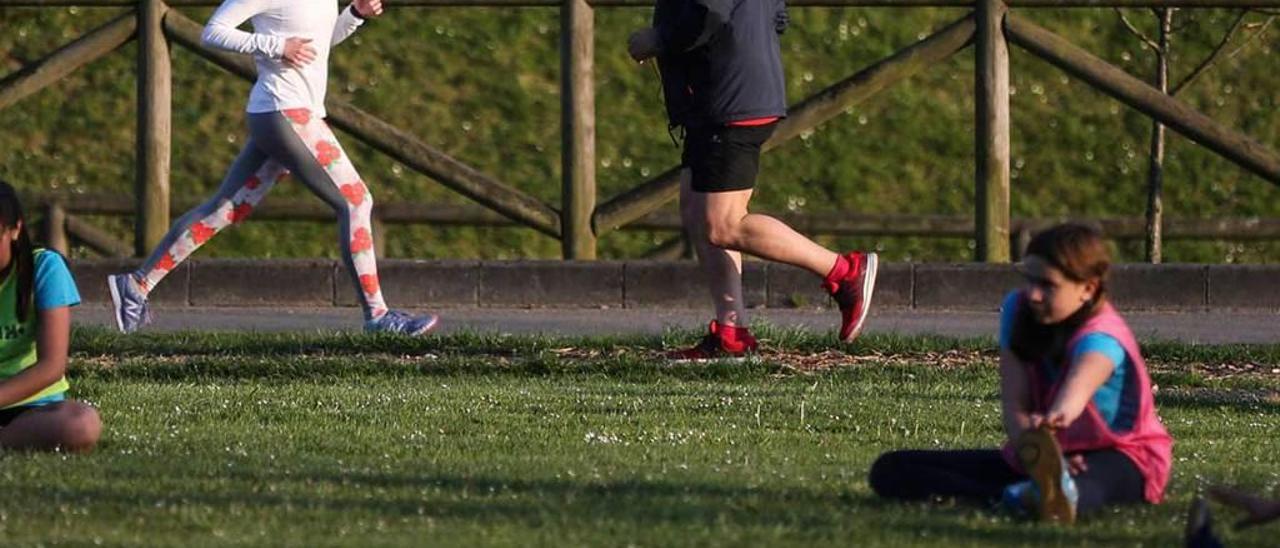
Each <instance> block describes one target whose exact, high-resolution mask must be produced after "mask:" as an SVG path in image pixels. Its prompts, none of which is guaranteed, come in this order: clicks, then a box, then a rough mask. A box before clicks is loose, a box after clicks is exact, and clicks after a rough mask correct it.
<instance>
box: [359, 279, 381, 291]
mask: <svg viewBox="0 0 1280 548" xmlns="http://www.w3.org/2000/svg"><path fill="white" fill-rule="evenodd" d="M360 287H361V288H362V289H364V293H365V294H366V295H373V294H374V293H377V292H378V277H377V276H374V275H373V274H361V275H360Z"/></svg>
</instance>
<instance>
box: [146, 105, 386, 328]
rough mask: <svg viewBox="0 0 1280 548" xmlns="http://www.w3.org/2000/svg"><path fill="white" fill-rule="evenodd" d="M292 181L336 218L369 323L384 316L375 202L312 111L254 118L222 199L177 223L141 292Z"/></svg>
mask: <svg viewBox="0 0 1280 548" xmlns="http://www.w3.org/2000/svg"><path fill="white" fill-rule="evenodd" d="M289 173H293V174H294V175H295V176H296V177H297V178H298V179H299V180H301V181H302V183H303V184H305V185H306V186H307V188H309V189H310V190H311V191H312V192H313V193H315V194H316V196H319V197H320V199H321V200H324V202H325V203H327V204H329V206H330V207H332V208H333V210H334V212H335V213H336V214H337V217H338V245H339V247H340V248H341V249H342V257H343V260H344V262H346V265H347V270H348V271H349V272H350V273H351V277H352V279H353V280H354V281H355V285H356V293H357V294H358V295H359V297H360V303H361V307H362V308H363V309H364V316H365V319H366V320H369V319H373V318H378V317H381V316H382V315H383V314H385V313H386V311H387V305H386V303H385V302H384V301H383V299H382V290H381V289H380V287H379V285H378V265H377V258H376V257H375V255H374V251H373V227H372V223H371V215H370V214H371V212H372V210H373V196H372V195H370V194H369V189H368V188H367V187H366V186H365V184H364V182H362V181H361V180H360V175H359V174H358V173H356V170H355V167H354V166H353V165H351V160H350V159H349V158H347V155H346V154H345V153H344V152H343V150H342V146H341V145H339V144H338V139H337V138H336V137H335V136H334V134H333V131H332V130H330V129H329V125H328V124H326V123H325V122H324V120H322V119H320V118H318V117H315V116H313V115H312V113H311V111H309V110H307V109H289V110H284V111H280V112H269V113H261V114H249V142H248V143H246V144H245V146H244V149H242V150H241V151H240V155H239V156H238V157H237V158H236V161H235V163H233V164H232V165H231V170H230V172H228V173H227V177H226V179H224V180H223V181H222V186H221V187H220V188H219V189H218V192H217V193H216V194H214V196H213V197H212V198H210V199H209V200H208V201H206V202H205V203H203V204H201V205H199V206H197V207H196V208H195V209H192V210H191V211H188V212H187V213H186V214H185V215H183V216H182V217H181V218H179V219H178V221H177V222H176V223H175V224H174V225H173V228H171V229H169V233H168V234H166V235H165V237H164V240H162V241H161V243H160V245H159V247H157V248H156V250H155V251H154V252H152V254H151V256H150V257H148V258H147V261H146V263H144V264H143V266H142V268H141V269H139V270H138V272H137V273H136V276H137V279H138V281H139V285H140V286H141V288H142V291H143V292H148V293H149V292H150V291H151V290H152V288H154V287H155V286H156V284H159V283H160V280H162V279H164V277H165V275H167V274H168V273H169V272H170V271H171V270H173V269H174V268H175V267H177V265H178V264H180V263H181V262H182V261H184V260H186V258H187V257H189V256H191V254H192V253H194V252H195V250H197V249H199V248H200V246H201V245H204V243H205V242H207V241H209V239H210V238H212V237H213V235H214V234H217V233H218V232H219V231H221V230H222V229H224V228H226V227H228V226H231V225H233V224H235V223H238V222H240V221H243V220H244V219H245V218H247V217H248V216H249V213H250V212H252V211H253V208H254V207H256V206H257V205H258V203H259V202H261V201H262V198H263V197H264V196H266V195H267V192H268V191H270V190H271V187H272V185H274V184H275V183H276V182H277V181H279V180H280V179H282V178H284V176H286V175H288V174H289Z"/></svg>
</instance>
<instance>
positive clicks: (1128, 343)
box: [1005, 303, 1173, 504]
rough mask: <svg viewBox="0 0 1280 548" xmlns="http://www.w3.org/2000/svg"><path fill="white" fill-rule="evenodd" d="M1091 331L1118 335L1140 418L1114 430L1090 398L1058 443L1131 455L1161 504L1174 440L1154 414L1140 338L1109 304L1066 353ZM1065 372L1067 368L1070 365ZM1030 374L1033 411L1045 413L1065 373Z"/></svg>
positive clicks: (1150, 496)
mask: <svg viewBox="0 0 1280 548" xmlns="http://www.w3.org/2000/svg"><path fill="white" fill-rule="evenodd" d="M1090 333H1105V334H1107V335H1110V336H1112V337H1115V339H1116V340H1117V341H1120V345H1121V346H1122V347H1124V351H1125V354H1127V355H1128V357H1129V364H1130V366H1131V367H1132V370H1131V373H1132V374H1133V375H1135V377H1134V381H1135V382H1136V383H1137V388H1138V410H1137V417H1135V420H1134V423H1133V429H1132V430H1129V431H1128V432H1113V431H1112V430H1111V427H1110V426H1109V425H1107V422H1106V421H1105V420H1104V419H1103V418H1102V415H1101V414H1100V413H1099V412H1098V409H1097V406H1095V405H1094V403H1093V399H1092V398H1090V400H1089V405H1087V406H1086V407H1085V409H1084V412H1083V413H1081V414H1080V417H1079V418H1077V419H1076V420H1075V422H1073V423H1071V425H1070V426H1068V427H1067V428H1066V429H1064V430H1061V431H1059V432H1058V433H1057V437H1058V443H1060V444H1061V445H1062V451H1063V452H1064V453H1078V452H1083V451H1095V450H1099V449H1114V450H1116V451H1119V452H1120V453H1122V454H1124V455H1125V456H1127V457H1129V460H1131V461H1133V464H1134V465H1135V466H1136V467H1137V468H1138V471H1139V472H1141V473H1142V477H1143V478H1144V479H1145V480H1146V481H1145V483H1146V488H1145V493H1144V496H1145V497H1146V499H1147V502H1150V503H1152V504H1157V503H1159V502H1160V501H1161V500H1163V499H1164V488H1165V485H1166V484H1168V483H1169V472H1170V468H1171V466H1172V461H1173V438H1171V437H1169V433H1168V431H1166V430H1165V428H1164V425H1163V424H1162V423H1161V422H1160V417H1159V416H1157V415H1156V405H1155V397H1154V396H1153V395H1152V393H1151V377H1150V376H1148V375H1147V365H1146V362H1144V361H1143V360H1142V355H1141V353H1139V351H1138V342H1137V340H1135V339H1134V337H1133V332H1132V331H1130V330H1129V326H1128V325H1127V324H1125V322H1124V319H1123V318H1121V317H1120V315H1119V314H1118V313H1116V311H1115V308H1113V307H1112V306H1111V303H1103V305H1102V308H1101V310H1099V311H1098V314H1096V315H1095V316H1094V317H1093V318H1091V319H1089V320H1088V321H1087V322H1085V323H1084V325H1082V326H1080V329H1078V330H1076V332H1075V334H1074V335H1072V336H1071V340H1069V341H1068V342H1067V352H1066V355H1067V356H1071V355H1072V354H1073V353H1074V349H1075V346H1076V345H1077V344H1078V343H1079V342H1080V339H1082V338H1083V337H1084V336H1085V335H1088V334H1090ZM1066 365H1069V364H1066ZM1062 370H1063V371H1066V367H1063V368H1062ZM1027 373H1028V380H1029V381H1030V384H1031V405H1032V409H1033V410H1034V411H1035V412H1037V413H1044V412H1046V411H1048V409H1049V406H1051V405H1053V401H1054V399H1055V398H1056V397H1057V394H1058V390H1059V389H1061V387H1062V386H1061V383H1062V381H1063V380H1065V379H1066V375H1065V374H1063V375H1061V376H1060V377H1061V378H1060V379H1059V381H1058V383H1055V384H1052V385H1051V384H1049V382H1048V380H1047V379H1044V378H1042V377H1041V375H1040V372H1039V368H1038V367H1030V368H1028V369H1027ZM1005 449H1006V451H1005V456H1006V458H1011V457H1012V456H1013V452H1012V451H1011V447H1008V446H1006V448H1005ZM1010 462H1011V463H1015V468H1019V469H1021V467H1020V466H1017V465H1016V459H1010Z"/></svg>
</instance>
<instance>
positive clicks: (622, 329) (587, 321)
mask: <svg viewBox="0 0 1280 548" xmlns="http://www.w3.org/2000/svg"><path fill="white" fill-rule="evenodd" d="M750 314H751V316H752V317H753V318H756V319H762V320H765V321H768V322H770V323H773V324H775V325H782V326H797V327H804V328H806V329H813V330H816V331H832V330H834V329H835V325H836V316H835V313H834V312H830V311H808V310H787V309H768V310H755V311H751V312H750ZM153 315H154V317H155V320H156V321H155V323H154V324H153V325H152V326H150V327H149V328H148V329H150V330H155V331H175V330H215V331H227V330H249V331H311V330H317V329H319V330H352V329H356V328H358V327H359V324H360V322H359V321H358V317H359V312H357V310H356V309H354V308H313V309H268V308H156V309H154V310H153ZM441 315H442V317H443V323H442V324H441V328H440V330H441V332H443V333H451V332H457V331H461V330H472V331H488V332H502V333H562V334H570V335H601V334H617V333H640V334H652V333H661V332H662V331H663V330H665V329H667V328H671V327H680V328H697V327H699V326H700V325H702V324H704V323H705V322H706V321H707V320H708V319H709V316H708V313H707V312H706V311H702V310H643V309H641V310H637V309H629V310H599V309H573V310H570V309H536V310H528V309H493V308H479V309H476V308H464V309H446V310H443V311H441ZM1126 317H1127V318H1128V320H1129V322H1130V324H1131V325H1132V326H1133V329H1134V331H1135V332H1136V333H1137V334H1138V336H1139V338H1140V339H1142V340H1144V341H1151V340H1178V341H1185V342H1192V343H1205V344H1224V343H1280V314H1276V313H1267V312H1241V313H1227V312H1200V313H1188V312H1133V313H1129V314H1126ZM76 319H77V321H78V322H81V323H85V324H91V325H103V326H114V323H113V321H112V319H111V313H110V310H109V308H107V307H105V306H98V305H86V306H84V307H82V309H81V310H79V311H77V317H76ZM996 323H997V317H996V314H995V313H994V312H936V311H929V312H922V311H912V310H904V309H890V308H885V309H878V310H875V311H873V312H872V317H871V318H870V319H869V320H868V323H867V328H866V329H867V332H868V333H902V334H912V335H916V334H937V335H946V336H954V337H975V336H984V335H993V334H994V333H995V330H996Z"/></svg>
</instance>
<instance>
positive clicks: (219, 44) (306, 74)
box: [200, 0, 364, 118]
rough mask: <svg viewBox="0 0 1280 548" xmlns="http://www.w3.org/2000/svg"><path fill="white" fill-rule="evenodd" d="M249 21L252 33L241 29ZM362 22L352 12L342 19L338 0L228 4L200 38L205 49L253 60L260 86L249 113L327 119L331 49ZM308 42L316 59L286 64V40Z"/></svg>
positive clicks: (256, 0) (345, 12)
mask: <svg viewBox="0 0 1280 548" xmlns="http://www.w3.org/2000/svg"><path fill="white" fill-rule="evenodd" d="M245 21H250V22H251V23H252V24H253V32H245V31H242V30H240V29H238V28H237V27H239V26H240V25H241V24H243V23H244V22H245ZM362 23H364V20H362V19H360V18H359V17H356V16H355V14H353V13H352V12H351V7H350V6H348V7H347V9H345V10H343V11H342V14H341V15H339V14H338V3H337V2H336V0H226V1H225V2H223V3H222V5H221V6H219V7H218V9H217V11H215V12H214V13H213V16H212V17H210V18H209V23H208V24H206V25H205V27H204V32H203V33H202V34H201V35H200V39H201V41H203V42H204V44H205V45H207V46H210V47H214V48H218V49H224V50H227V51H233V52H236V53H246V54H250V55H253V58H254V61H255V62H256V63H257V65H258V81H257V82H256V83H254V85H253V91H251V92H250V93H249V104H248V106H247V107H246V108H245V111H247V112H250V113H261V112H274V111H278V110H285V109H291V108H307V109H310V110H311V111H312V113H313V114H314V115H317V116H320V117H321V118H323V117H324V116H325V109H324V96H325V88H326V87H327V86H328V81H329V49H330V48H331V47H332V46H335V45H337V44H338V43H339V42H342V41H343V40H345V39H346V38H347V37H348V36H351V35H352V34H353V33H355V31H356V29H357V28H359V27H360V25H361V24H362ZM295 37H296V38H310V39H311V43H310V45H311V47H313V48H315V50H316V59H315V61H312V62H311V63H310V64H308V65H306V66H304V67H301V68H297V67H291V66H289V65H288V64H286V63H285V60H284V43H285V39H287V38H295Z"/></svg>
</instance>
